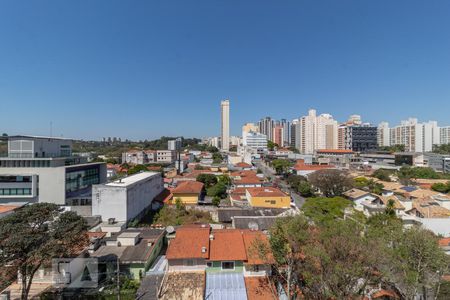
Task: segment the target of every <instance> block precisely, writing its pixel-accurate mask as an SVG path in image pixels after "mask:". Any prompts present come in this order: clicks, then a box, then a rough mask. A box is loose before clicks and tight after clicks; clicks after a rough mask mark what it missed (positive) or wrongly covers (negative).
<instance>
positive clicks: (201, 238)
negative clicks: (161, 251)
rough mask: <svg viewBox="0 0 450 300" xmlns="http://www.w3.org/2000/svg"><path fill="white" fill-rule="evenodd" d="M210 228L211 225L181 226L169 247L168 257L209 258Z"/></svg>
mask: <svg viewBox="0 0 450 300" xmlns="http://www.w3.org/2000/svg"><path fill="white" fill-rule="evenodd" d="M209 230H210V227H209V226H205V227H200V226H182V227H179V228H178V229H177V231H176V235H175V239H174V240H173V241H171V242H170V245H169V247H168V249H167V254H166V257H167V259H185V258H208V257H209ZM202 250H203V251H202Z"/></svg>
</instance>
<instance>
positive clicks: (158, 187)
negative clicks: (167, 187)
mask: <svg viewBox="0 0 450 300" xmlns="http://www.w3.org/2000/svg"><path fill="white" fill-rule="evenodd" d="M163 189H164V183H163V179H162V177H161V174H160V173H158V172H142V173H138V174H135V175H131V176H129V177H125V178H122V179H119V180H116V181H114V182H110V183H106V184H99V185H94V186H93V187H92V195H93V197H92V215H93V216H97V215H98V216H101V217H102V220H103V221H105V220H108V219H115V221H118V222H128V221H130V220H132V219H136V218H140V217H141V216H142V215H143V214H144V213H145V212H146V211H147V209H150V207H151V205H152V202H153V200H154V198H155V197H156V196H157V195H159V194H160V193H161V192H162V190H163Z"/></svg>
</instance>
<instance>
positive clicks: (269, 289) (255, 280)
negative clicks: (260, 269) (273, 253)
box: [244, 276, 278, 300]
mask: <svg viewBox="0 0 450 300" xmlns="http://www.w3.org/2000/svg"><path fill="white" fill-rule="evenodd" d="M244 280H245V288H246V290H247V297H248V300H276V299H278V297H277V296H276V295H274V291H275V287H273V285H272V283H271V282H270V281H269V279H268V278H267V277H259V276H256V277H244Z"/></svg>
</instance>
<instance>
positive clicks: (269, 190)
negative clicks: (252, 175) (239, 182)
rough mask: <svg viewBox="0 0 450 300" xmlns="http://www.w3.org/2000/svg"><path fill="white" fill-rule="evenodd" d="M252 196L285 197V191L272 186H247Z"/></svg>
mask: <svg viewBox="0 0 450 300" xmlns="http://www.w3.org/2000/svg"><path fill="white" fill-rule="evenodd" d="M247 191H248V192H249V194H250V195H251V196H252V197H286V196H288V195H287V194H286V193H284V192H282V191H281V190H279V189H277V188H274V187H253V188H247Z"/></svg>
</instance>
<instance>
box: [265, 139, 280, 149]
mask: <svg viewBox="0 0 450 300" xmlns="http://www.w3.org/2000/svg"><path fill="white" fill-rule="evenodd" d="M275 148H278V144H276V143H274V142H272V141H270V140H267V149H269V151H273V150H274V149H275Z"/></svg>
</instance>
